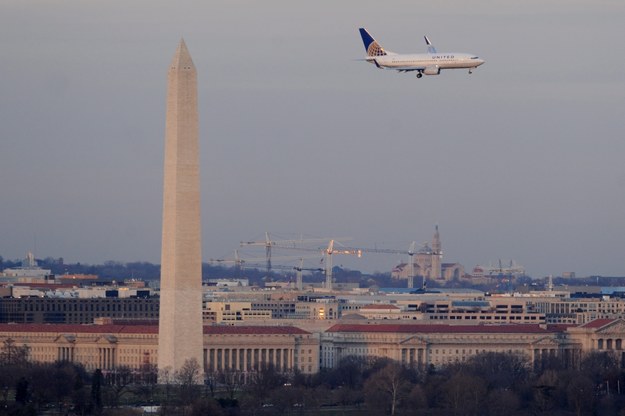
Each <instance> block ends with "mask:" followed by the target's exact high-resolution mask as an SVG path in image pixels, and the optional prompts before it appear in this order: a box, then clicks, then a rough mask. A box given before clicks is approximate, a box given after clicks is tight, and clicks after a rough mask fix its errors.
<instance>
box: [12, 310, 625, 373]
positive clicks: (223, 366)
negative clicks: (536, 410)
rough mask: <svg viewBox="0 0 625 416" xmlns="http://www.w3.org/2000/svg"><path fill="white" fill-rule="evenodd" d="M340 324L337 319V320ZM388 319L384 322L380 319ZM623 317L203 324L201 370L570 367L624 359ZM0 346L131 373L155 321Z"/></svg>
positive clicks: (151, 359)
mask: <svg viewBox="0 0 625 416" xmlns="http://www.w3.org/2000/svg"><path fill="white" fill-rule="evenodd" d="M339 322H340V321H339ZM387 322H388V321H387ZM624 340H625V321H623V320H621V319H597V320H595V321H592V322H590V323H587V324H584V325H576V326H573V325H539V324H501V325H446V324H419V325H415V324H408V323H406V324H400V323H382V322H380V321H377V322H376V321H365V322H364V323H352V322H350V323H337V324H334V325H332V326H330V327H329V328H327V329H325V330H321V331H319V332H312V331H306V330H303V329H300V328H297V327H294V326H250V325H248V326H227V325H205V326H204V330H203V343H204V348H203V361H204V363H203V364H204V369H205V372H206V373H214V372H219V371H240V372H243V373H249V372H254V371H257V370H259V369H261V368H262V367H263V366H266V365H272V366H273V367H274V368H275V369H277V370H278V371H281V372H284V373H292V372H295V371H297V372H301V373H304V374H314V373H316V372H318V371H319V370H320V368H333V367H336V366H337V365H338V364H339V362H340V361H341V359H343V358H345V357H347V356H358V357H386V358H390V359H393V360H396V361H397V362H400V363H401V364H403V365H405V366H410V367H418V368H426V367H429V366H434V367H438V366H442V365H445V364H449V363H453V362H462V361H464V360H467V359H468V358H470V357H471V356H474V355H476V354H480V353H484V352H505V353H513V354H517V355H519V356H524V357H526V358H527V359H528V360H530V362H531V363H533V364H534V365H540V363H541V362H542V361H543V360H545V359H559V360H562V362H563V363H564V364H565V365H568V366H576V365H577V364H579V362H580V360H581V358H582V357H583V356H584V354H587V353H590V352H597V351H598V352H609V353H612V354H614V356H615V358H617V359H618V360H619V362H621V363H625V343H624ZM0 343H1V344H2V345H1V347H2V348H6V347H7V346H8V345H11V346H15V347H21V346H27V347H28V350H29V358H30V360H32V361H38V362H48V363H50V362H55V361H70V362H75V363H80V364H82V365H84V366H85V367H86V369H88V370H94V369H97V368H99V369H102V370H103V371H115V370H117V369H119V368H122V367H124V368H130V369H133V370H138V369H140V368H142V367H143V366H145V365H146V364H149V365H155V364H156V363H157V358H158V357H157V354H158V326H157V325H154V324H150V325H137V324H134V325H130V324H129V325H121V324H113V323H110V321H107V320H104V321H103V322H101V323H100V324H83V325H79V324H0Z"/></svg>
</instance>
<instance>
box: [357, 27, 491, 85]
mask: <svg viewBox="0 0 625 416" xmlns="http://www.w3.org/2000/svg"><path fill="white" fill-rule="evenodd" d="M359 30H360V36H361V37H362V42H363V43H364V44H365V50H366V51H367V57H366V58H365V61H367V62H371V63H373V64H375V66H377V67H378V68H380V69H395V70H397V71H399V72H410V71H417V78H421V77H422V76H423V74H425V75H438V74H440V73H441V70H442V69H459V68H465V69H468V70H469V74H471V73H472V72H473V69H475V68H477V67H478V66H480V65H482V64H483V63H484V60H483V59H480V58H478V57H477V56H475V55H472V54H468V53H450V52H445V53H442V52H437V51H436V48H435V47H434V45H432V42H430V39H428V37H427V36H424V38H425V43H426V45H427V47H428V51H427V53H417V54H398V53H394V52H391V51H388V50H386V49H384V48H383V47H382V45H380V44H379V43H378V42H377V41H376V40H375V39H373V37H372V36H371V35H370V34H369V32H367V30H366V29H365V28H362V27H361V28H360V29H359Z"/></svg>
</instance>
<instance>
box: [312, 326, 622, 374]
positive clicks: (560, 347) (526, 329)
mask: <svg viewBox="0 0 625 416" xmlns="http://www.w3.org/2000/svg"><path fill="white" fill-rule="evenodd" d="M623 339H625V322H623V321H620V320H619V321H618V323H615V321H610V322H606V321H604V320H600V321H599V322H593V323H590V324H586V325H584V326H580V327H572V326H566V325H547V326H546V325H533V324H502V325H423V324H421V325H413V324H377V323H368V324H338V325H334V326H332V327H330V328H329V329H328V330H327V331H326V332H325V333H323V334H322V335H321V367H322V368H324V367H326V368H333V367H335V366H336V365H338V363H339V362H340V361H341V360H342V359H343V358H345V357H347V356H359V357H386V358H391V359H393V360H396V361H398V362H400V363H402V364H403V365H407V366H414V367H419V368H422V369H425V368H427V367H429V366H431V365H433V366H442V365H445V364H451V363H455V362H463V361H465V360H467V359H468V358H470V357H472V356H474V355H476V354H479V353H485V352H504V353H512V354H518V355H519V356H524V357H526V358H528V359H529V360H530V361H531V362H533V363H534V364H535V365H539V364H540V363H541V362H542V361H543V360H546V359H553V358H554V357H555V358H559V359H561V360H562V362H563V363H564V364H565V365H569V366H575V365H577V364H578V363H579V362H580V360H581V357H582V355H583V354H584V353H588V352H591V351H597V350H599V351H601V350H613V351H615V352H617V353H618V358H619V359H624V358H625V356H622V352H621V348H623V347H625V343H623V341H622V340H623ZM624 362H625V361H624Z"/></svg>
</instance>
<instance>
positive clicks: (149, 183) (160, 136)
mask: <svg viewBox="0 0 625 416" xmlns="http://www.w3.org/2000/svg"><path fill="white" fill-rule="evenodd" d="M624 21H625V3H624V2H623V1H622V0H593V1H576V0H553V1H548V2H545V1H543V0H522V1H521V0H518V1H506V2H498V1H493V0H476V1H471V2H467V1H463V0H457V1H445V0H443V1H436V2H415V1H412V0H410V1H408V0H405V1H389V2H380V1H367V0H358V1H355V0H344V1H335V0H319V1H311V2H300V1H290V0H267V1H258V0H216V1H210V2H207V1H175V2H174V1H164V0H150V1H148V0H138V1H130V2H128V1H126V0H125V1H118V0H110V1H100V2H86V1H83V0H76V1H55V2H52V1H25V0H4V1H3V2H2V4H1V5H0V77H1V78H0V192H1V193H0V196H1V202H0V255H1V256H3V257H4V258H8V259H17V258H22V257H24V256H25V254H26V252H27V251H29V250H36V255H37V257H48V256H51V257H64V258H65V260H66V261H68V262H75V261H80V262H83V263H100V262H104V261H106V260H117V261H150V262H155V263H158V262H159V261H160V258H159V257H160V236H161V209H162V200H161V198H162V193H161V188H162V171H163V168H162V163H163V147H164V125H165V117H164V116H165V93H166V73H167V68H168V64H169V62H170V60H171V58H172V56H173V54H174V52H175V49H176V46H177V43H178V42H179V40H180V38H181V37H184V39H185V41H186V43H187V46H188V48H189V50H190V52H191V55H192V57H193V60H194V62H195V65H196V68H197V71H198V81H199V101H200V104H199V105H200V107H199V111H200V136H201V139H200V140H201V144H200V146H201V163H202V166H201V172H202V185H201V187H202V204H203V205H202V215H203V217H202V229H203V230H202V236H203V255H204V258H205V260H206V259H209V258H216V257H229V256H232V253H233V250H234V249H236V248H237V247H238V245H239V241H241V240H250V239H258V238H264V233H265V232H266V231H269V232H271V233H275V234H276V235H277V236H294V235H296V234H298V233H303V234H305V235H306V236H315V237H344V236H349V237H352V240H351V241H349V242H347V243H346V244H349V245H351V246H362V247H372V246H374V245H377V246H378V247H385V248H398V249H407V247H408V245H409V244H410V242H411V241H413V240H415V241H417V242H418V243H422V242H424V241H429V240H431V237H432V234H433V231H434V225H435V224H439V227H440V232H441V238H442V243H443V250H444V253H445V256H444V262H460V263H462V264H463V265H464V266H465V267H466V269H467V271H470V270H471V269H472V268H473V266H475V265H477V264H487V263H488V262H490V261H497V259H514V260H516V261H517V262H518V263H520V264H522V265H523V266H525V268H526V270H527V272H528V273H529V274H530V275H532V276H535V277H541V276H545V275H548V274H553V275H559V274H560V273H562V272H563V271H574V272H577V274H578V275H594V274H599V275H618V276H624V275H625V209H624V208H625V164H624V163H623V156H624V155H625V71H624V68H625V42H623V39H624V38H625V30H623V22H624ZM360 26H365V27H367V28H368V29H369V31H370V32H371V34H372V35H373V36H374V37H375V38H376V39H377V40H378V41H379V42H380V43H381V44H382V45H383V46H384V47H385V48H386V49H389V50H392V51H395V52H424V51H425V44H424V42H423V35H425V34H427V35H428V36H429V37H430V39H431V40H432V42H433V43H434V44H435V45H436V47H437V48H438V50H439V51H450V52H467V53H474V54H476V55H478V56H479V57H480V58H483V59H485V60H486V63H485V64H484V65H483V66H481V67H480V68H478V69H477V70H476V71H474V73H473V74H472V75H469V74H468V73H467V71H465V70H456V71H447V72H445V71H443V73H441V75H440V76H425V77H423V78H422V79H417V78H416V77H415V76H414V74H399V73H396V72H393V71H382V70H378V69H377V68H375V66H373V65H370V64H368V63H366V62H362V61H358V60H357V59H360V58H362V57H363V56H364V48H363V45H362V42H361V40H360V36H359V34H358V31H357V29H358V27H360ZM399 260H402V258H401V256H399V255H369V256H366V257H365V258H363V259H360V261H358V262H356V260H355V259H349V258H340V259H335V264H345V265H347V266H348V267H352V268H362V269H363V270H367V271H374V270H379V271H388V270H390V268H391V267H392V265H394V264H395V263H397V262H398V261H399ZM403 260H406V259H405V258H404V259H403Z"/></svg>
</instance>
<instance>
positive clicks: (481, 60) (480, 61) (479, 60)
mask: <svg viewBox="0 0 625 416" xmlns="http://www.w3.org/2000/svg"><path fill="white" fill-rule="evenodd" d="M484 62H486V61H485V60H483V59H478V60H477V66H480V65H482V64H483V63H484Z"/></svg>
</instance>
